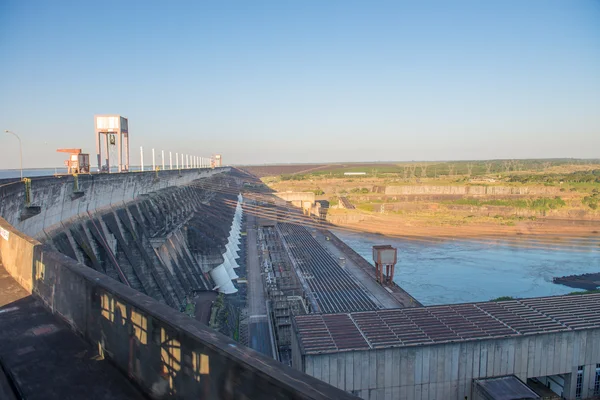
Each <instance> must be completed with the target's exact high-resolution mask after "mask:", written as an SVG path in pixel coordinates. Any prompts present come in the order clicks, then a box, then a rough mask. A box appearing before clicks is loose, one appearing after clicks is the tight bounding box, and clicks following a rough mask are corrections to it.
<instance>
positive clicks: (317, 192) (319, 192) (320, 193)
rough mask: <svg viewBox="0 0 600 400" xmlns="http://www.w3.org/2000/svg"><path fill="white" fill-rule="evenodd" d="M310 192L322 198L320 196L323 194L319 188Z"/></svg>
mask: <svg viewBox="0 0 600 400" xmlns="http://www.w3.org/2000/svg"><path fill="white" fill-rule="evenodd" d="M312 192H313V193H314V194H315V195H317V196H322V195H324V194H325V192H324V191H323V190H322V189H320V188H316V189H315V190H313V191H312Z"/></svg>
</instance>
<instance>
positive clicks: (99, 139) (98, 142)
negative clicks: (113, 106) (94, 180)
mask: <svg viewBox="0 0 600 400" xmlns="http://www.w3.org/2000/svg"><path fill="white" fill-rule="evenodd" d="M101 147H102V136H101V135H100V132H96V157H97V158H98V172H100V171H102V154H101V150H100V149H101Z"/></svg>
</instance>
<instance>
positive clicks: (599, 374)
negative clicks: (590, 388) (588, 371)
mask: <svg viewBox="0 0 600 400" xmlns="http://www.w3.org/2000/svg"><path fill="white" fill-rule="evenodd" d="M598 395H600V364H596V377H595V379H594V396H598Z"/></svg>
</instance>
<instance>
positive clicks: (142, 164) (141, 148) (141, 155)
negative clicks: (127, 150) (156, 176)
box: [140, 146, 144, 172]
mask: <svg viewBox="0 0 600 400" xmlns="http://www.w3.org/2000/svg"><path fill="white" fill-rule="evenodd" d="M140 164H141V165H140V167H141V168H142V172H144V148H143V147H142V146H140Z"/></svg>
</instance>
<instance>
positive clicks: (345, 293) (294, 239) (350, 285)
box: [277, 222, 381, 313]
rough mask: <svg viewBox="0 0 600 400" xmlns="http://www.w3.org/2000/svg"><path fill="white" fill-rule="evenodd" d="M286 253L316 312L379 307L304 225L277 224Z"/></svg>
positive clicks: (337, 311)
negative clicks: (313, 302) (287, 251)
mask: <svg viewBox="0 0 600 400" xmlns="http://www.w3.org/2000/svg"><path fill="white" fill-rule="evenodd" d="M277 225H278V227H279V230H280V232H281V235H282V238H283V241H284V243H285V244H286V245H287V249H288V250H289V255H290V257H291V259H292V261H293V262H294V264H295V266H296V267H297V268H298V270H299V274H301V279H303V280H304V281H305V282H306V283H307V286H308V288H307V289H308V290H307V291H308V295H309V296H310V297H311V298H312V299H314V301H315V303H316V304H317V307H315V308H318V312H322V313H340V312H353V311H367V310H377V309H380V308H381V305H380V304H377V303H376V300H375V298H374V297H373V295H371V293H370V292H369V291H368V290H367V289H366V288H365V287H364V286H363V285H362V284H361V283H360V282H359V281H358V280H357V279H356V278H355V277H354V276H353V275H352V274H350V273H349V272H348V271H346V270H345V269H344V268H342V267H341V266H340V265H339V262H338V260H336V259H334V258H333V256H332V255H331V254H330V253H329V252H328V251H327V250H325V248H324V247H323V246H321V244H320V243H319V242H318V241H317V240H316V239H315V238H313V237H312V235H311V234H310V233H309V232H308V231H307V230H306V228H305V227H303V226H299V225H295V224H288V223H283V222H280V223H278V224H277Z"/></svg>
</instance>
